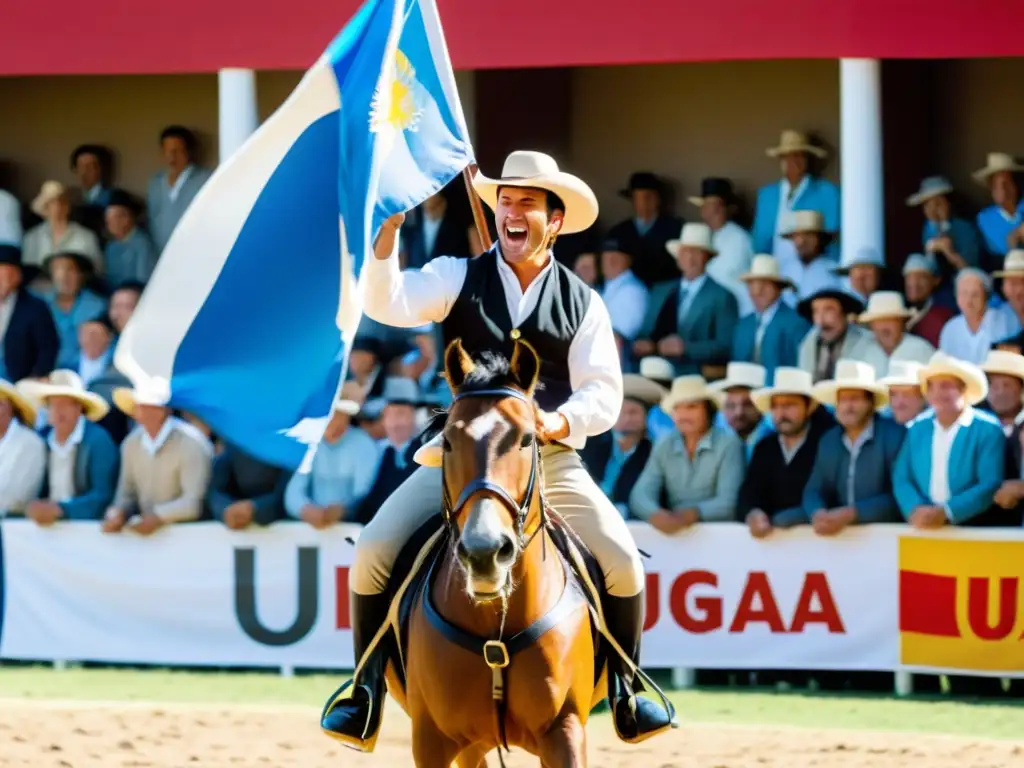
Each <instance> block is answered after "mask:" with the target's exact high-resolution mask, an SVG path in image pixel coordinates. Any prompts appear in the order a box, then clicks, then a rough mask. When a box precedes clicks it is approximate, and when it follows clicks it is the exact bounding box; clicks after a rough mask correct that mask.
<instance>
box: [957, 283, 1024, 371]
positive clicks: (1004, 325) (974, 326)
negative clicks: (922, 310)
mask: <svg viewBox="0 0 1024 768" xmlns="http://www.w3.org/2000/svg"><path fill="white" fill-rule="evenodd" d="M991 293H992V278H991V277H989V276H988V274H987V273H985V272H982V271H981V270H980V269H977V268H975V267H968V268H967V269H961V270H960V272H959V273H957V276H956V305H957V306H958V307H959V308H960V312H961V314H959V315H957V316H956V317H954V318H953V319H951V320H950V321H949V322H947V323H946V325H945V326H943V328H942V333H941V334H940V335H939V349H941V350H942V351H943V352H945V353H946V354H947V355H951V356H952V357H956V358H959V359H961V360H966V361H967V362H969V363H973V364H974V365H978V364H980V363H981V361H982V360H984V359H985V356H986V355H987V354H988V351H989V349H991V348H992V345H993V344H994V343H995V342H997V341H1001V340H1002V339H1005V338H1007V337H1008V336H1012V335H1013V333H1014V330H1013V327H1012V326H1011V325H1010V323H1009V321H1008V320H1007V318H1006V316H1005V315H1004V314H1001V313H1000V312H999V311H998V310H996V309H992V308H991V307H989V305H988V299H989V296H990V295H991Z"/></svg>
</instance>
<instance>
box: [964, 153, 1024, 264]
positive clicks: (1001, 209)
mask: <svg viewBox="0 0 1024 768" xmlns="http://www.w3.org/2000/svg"><path fill="white" fill-rule="evenodd" d="M1021 171H1024V165H1020V164H1019V163H1018V162H1017V161H1016V160H1015V159H1014V158H1013V157H1012V156H1010V155H1007V154H1005V153H1003V152H990V153H989V155H988V162H987V163H986V164H985V167H984V168H982V169H981V170H978V171H975V172H974V180H975V181H976V182H978V183H979V184H981V185H983V186H986V187H988V190H989V193H990V194H991V195H992V205H990V206H988V208H985V209H984V210H982V211H981V212H980V213H979V214H978V219H977V221H978V229H980V230H981V235H982V237H983V238H984V239H985V250H987V251H988V253H989V254H990V256H991V263H990V264H989V265H988V266H989V268H990V269H998V268H999V267H1001V266H1002V264H1003V258H1002V257H1003V256H1005V255H1006V252H1007V251H1009V250H1012V249H1013V248H1019V247H1021V245H1022V244H1024V200H1021V198H1020V186H1019V185H1018V183H1017V179H1016V177H1015V175H1014V174H1017V173H1020V172H1021Z"/></svg>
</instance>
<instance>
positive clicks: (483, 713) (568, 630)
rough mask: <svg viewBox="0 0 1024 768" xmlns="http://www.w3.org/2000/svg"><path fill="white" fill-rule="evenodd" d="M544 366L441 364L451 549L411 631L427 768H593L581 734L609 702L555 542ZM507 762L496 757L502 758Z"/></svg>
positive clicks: (410, 707)
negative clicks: (504, 752) (544, 435)
mask: <svg viewBox="0 0 1024 768" xmlns="http://www.w3.org/2000/svg"><path fill="white" fill-rule="evenodd" d="M539 368H540V361H539V359H538V357H537V353H536V352H535V351H534V349H533V348H532V347H531V346H530V345H528V344H526V343H524V342H521V341H517V342H516V345H515V351H514V354H513V355H512V359H511V360H509V361H504V360H501V359H498V358H487V359H484V360H478V361H474V360H471V359H470V358H469V357H468V355H467V354H466V353H465V351H464V350H463V348H462V345H461V343H460V342H458V341H455V342H453V343H452V344H450V345H449V347H448V349H447V350H446V352H445V369H446V372H447V376H448V381H449V384H450V385H451V387H452V391H453V393H454V402H453V404H452V406H451V408H450V410H449V412H448V418H447V423H446V426H445V429H444V443H443V460H442V467H443V469H442V471H443V474H444V514H445V522H446V527H447V535H448V544H449V545H450V546H448V547H446V548H444V549H443V550H442V551H441V552H440V554H439V555H438V558H437V560H436V561H435V563H434V566H433V572H432V574H431V576H432V578H430V579H428V580H427V581H426V586H425V588H424V589H423V590H422V592H421V594H420V596H419V597H418V598H417V601H416V603H415V604H414V607H413V609H412V613H411V615H410V618H409V632H408V651H407V653H406V655H405V660H404V661H405V668H406V685H405V687H404V688H405V689H404V691H403V690H402V688H401V687H400V685H399V683H400V681H399V679H398V676H397V675H396V674H395V672H394V669H393V668H389V672H388V684H389V685H388V687H389V689H390V691H391V692H392V694H394V695H395V698H396V699H397V700H398V701H399V703H400V704H401V705H402V707H403V708H404V709H405V710H406V712H408V714H409V716H410V718H411V719H412V730H413V734H412V747H413V756H414V759H415V761H416V765H417V766H418V767H419V768H432V767H433V766H437V767H438V768H440V767H441V766H445V767H447V766H450V765H451V764H452V761H457V763H458V765H459V766H460V768H477V767H478V766H485V765H486V760H485V755H486V754H487V753H488V752H490V751H491V750H493V749H496V748H497V749H499V750H500V749H501V748H502V747H504V746H507V745H515V746H518V747H520V748H522V749H525V750H526V751H528V752H530V753H532V754H534V755H536V756H538V757H539V758H540V761H541V764H542V765H543V766H545V768H561V766H582V765H585V764H586V735H585V732H584V726H585V725H586V722H587V717H588V715H589V713H590V711H591V709H592V707H593V705H594V704H595V703H597V701H598V700H599V699H600V698H601V697H602V696H604V688H605V684H604V678H603V676H602V679H601V680H600V681H599V682H597V681H595V670H594V668H595V661H594V653H595V647H594V641H593V638H592V634H591V624H590V617H589V613H588V611H589V609H588V606H587V603H586V600H585V599H583V598H582V595H581V592H580V591H579V588H578V587H577V586H576V583H575V581H574V578H573V577H572V576H571V575H570V571H569V570H568V569H567V567H566V565H565V564H564V561H563V559H562V558H561V556H560V555H559V553H558V552H557V551H556V549H555V547H554V545H553V542H552V540H551V534H550V532H549V528H548V525H547V517H546V514H545V512H546V511H545V509H544V502H543V494H542V483H543V477H542V476H541V457H540V452H541V450H542V446H541V445H540V444H539V442H538V438H537V434H536V430H535V424H536V406H535V405H534V403H533V390H534V387H535V385H536V382H537V375H538V371H539ZM499 756H500V751H499Z"/></svg>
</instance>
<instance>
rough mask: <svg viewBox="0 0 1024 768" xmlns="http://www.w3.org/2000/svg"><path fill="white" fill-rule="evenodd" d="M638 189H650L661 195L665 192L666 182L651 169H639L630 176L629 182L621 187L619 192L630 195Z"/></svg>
mask: <svg viewBox="0 0 1024 768" xmlns="http://www.w3.org/2000/svg"><path fill="white" fill-rule="evenodd" d="M638 189H650V190H653V191H655V192H657V193H658V194H659V195H661V194H664V192H665V184H664V182H662V180H661V179H659V178H658V176H657V175H656V174H654V173H652V172H651V171H637V172H636V173H634V174H632V175H631V176H630V177H629V184H628V185H627V187H626V188H625V189H620V190H619V194H620V195H622V196H623V197H630V196H631V195H632V194H633V193H634V192H635V191H636V190H638Z"/></svg>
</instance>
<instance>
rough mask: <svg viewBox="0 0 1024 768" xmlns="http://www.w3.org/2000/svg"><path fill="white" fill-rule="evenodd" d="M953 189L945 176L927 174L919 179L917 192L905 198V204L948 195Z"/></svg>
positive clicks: (918, 203)
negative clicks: (925, 177) (927, 175)
mask: <svg viewBox="0 0 1024 768" xmlns="http://www.w3.org/2000/svg"><path fill="white" fill-rule="evenodd" d="M952 191H953V185H952V184H950V183H949V179H947V178H946V177H945V176H929V177H928V178H927V179H924V180H922V181H921V185H920V186H919V187H918V188H917V192H915V193H914V194H912V195H911V196H910V197H908V198H907V205H909V206H911V207H913V206H916V205H921V204H922V203H924V202H926V201H928V200H931V199H932V198H933V197H939V196H940V195H948V194H949V193H950V192H952Z"/></svg>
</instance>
